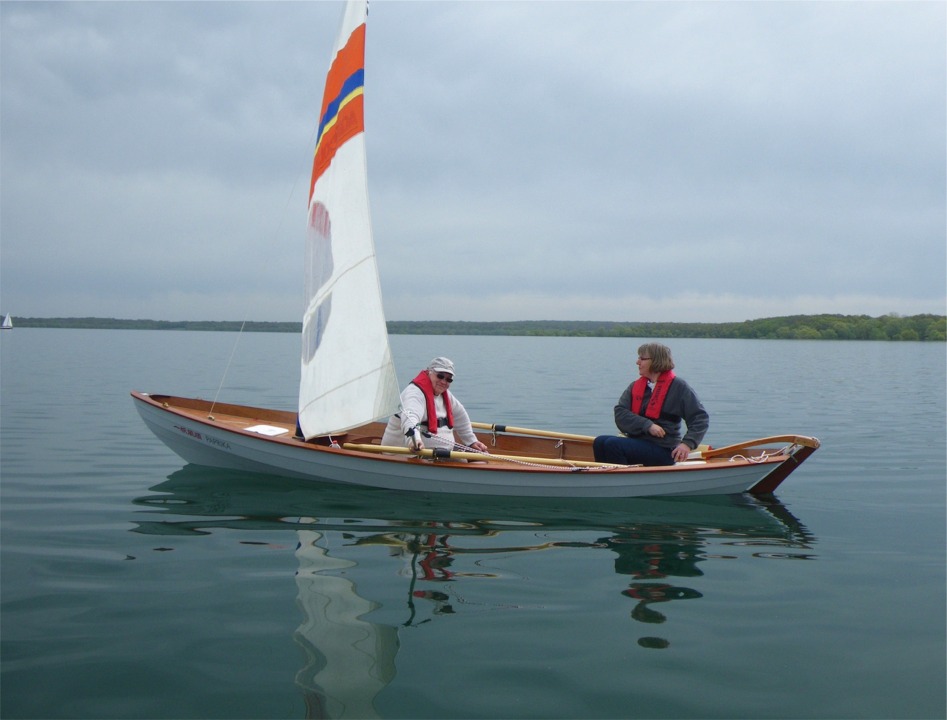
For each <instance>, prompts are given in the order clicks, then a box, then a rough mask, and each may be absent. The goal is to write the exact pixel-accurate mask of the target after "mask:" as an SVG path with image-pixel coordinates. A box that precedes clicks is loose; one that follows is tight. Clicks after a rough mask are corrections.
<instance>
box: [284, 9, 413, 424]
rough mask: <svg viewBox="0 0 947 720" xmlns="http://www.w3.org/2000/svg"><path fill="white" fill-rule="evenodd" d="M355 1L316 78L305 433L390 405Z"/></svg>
mask: <svg viewBox="0 0 947 720" xmlns="http://www.w3.org/2000/svg"><path fill="white" fill-rule="evenodd" d="M367 16H368V5H367V3H366V2H365V1H364V0H360V1H357V2H349V3H348V4H347V6H346V9H345V14H344V16H343V19H342V28H341V30H340V31H339V36H338V39H337V40H336V45H335V50H334V52H333V59H332V63H331V65H330V68H329V72H328V75H327V77H326V86H325V94H324V97H323V100H322V108H321V111H320V117H319V132H318V139H317V141H316V151H315V157H314V160H313V169H312V181H311V184H310V192H309V215H308V231H307V239H306V302H307V307H306V312H305V314H304V316H303V334H302V368H301V377H300V383H299V424H300V427H301V429H302V432H303V435H304V436H305V437H306V438H307V439H308V438H312V437H315V436H317V435H328V434H332V433H340V432H344V431H345V430H348V429H350V428H353V427H356V426H358V425H362V424H364V423H366V422H370V421H372V420H377V419H379V418H382V417H384V416H387V415H390V414H392V413H394V412H397V408H398V402H399V392H398V379H397V377H396V375H395V369H394V363H393V362H392V358H391V349H390V347H389V345H388V331H387V327H386V325H385V314H384V309H383V307H382V299H381V286H380V283H379V278H378V265H377V262H376V259H375V245H374V241H373V239H372V228H371V217H370V213H369V206H368V180H367V176H366V156H365V131H364V128H365V125H364V119H365V115H364V94H363V91H364V71H365V21H366V19H367Z"/></svg>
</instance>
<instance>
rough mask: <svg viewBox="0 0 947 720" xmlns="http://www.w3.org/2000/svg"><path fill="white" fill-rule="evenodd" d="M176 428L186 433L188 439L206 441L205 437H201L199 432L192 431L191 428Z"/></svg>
mask: <svg viewBox="0 0 947 720" xmlns="http://www.w3.org/2000/svg"><path fill="white" fill-rule="evenodd" d="M174 428H175V430H180V431H181V432H182V433H184V434H185V435H187V436H188V437H192V438H194V439H195V440H203V439H204V436H203V435H201V434H200V433H199V432H197V431H196V430H191V428H186V427H184V426H183V425H175V426H174Z"/></svg>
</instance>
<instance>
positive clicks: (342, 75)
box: [309, 23, 365, 199]
mask: <svg viewBox="0 0 947 720" xmlns="http://www.w3.org/2000/svg"><path fill="white" fill-rule="evenodd" d="M364 66H365V24H364V23H363V24H361V25H359V26H358V27H357V28H355V30H353V31H352V34H351V35H350V36H349V39H348V42H347V43H346V44H345V47H343V48H342V49H341V50H340V51H339V52H338V54H337V55H336V56H335V59H334V60H333V62H332V66H331V67H330V68H329V74H328V76H327V77H326V88H325V93H324V95H323V98H322V110H321V112H320V114H319V125H320V128H319V138H318V139H317V141H316V151H315V156H314V157H313V163H312V179H311V181H310V183H309V198H310V199H311V198H312V191H313V188H315V185H316V181H317V180H318V179H319V178H320V177H321V176H322V174H323V173H324V172H325V171H326V168H328V167H329V164H330V163H331V162H332V158H334V157H335V153H336V151H338V149H339V148H340V147H342V145H344V144H345V143H346V141H348V140H350V139H351V138H353V137H354V136H356V135H358V134H359V133H360V132H363V131H364V130H365V111H364V108H365V103H364V98H363V86H362V84H361V82H360V81H359V82H358V83H355V84H353V82H352V80H353V78H354V77H358V78H359V79H360V78H361V77H362V75H363V73H364Z"/></svg>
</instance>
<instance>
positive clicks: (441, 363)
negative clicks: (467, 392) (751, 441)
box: [427, 357, 454, 375]
mask: <svg viewBox="0 0 947 720" xmlns="http://www.w3.org/2000/svg"><path fill="white" fill-rule="evenodd" d="M427 369H428V370H433V371H434V372H447V373H450V374H451V375H453V374H454V363H452V362H451V361H450V360H448V359H447V358H446V357H436V358H434V359H433V360H431V362H430V364H429V365H428V366H427Z"/></svg>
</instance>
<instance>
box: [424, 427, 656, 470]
mask: <svg viewBox="0 0 947 720" xmlns="http://www.w3.org/2000/svg"><path fill="white" fill-rule="evenodd" d="M422 434H423V435H424V437H425V438H427V439H429V440H432V441H433V442H434V444H435V445H437V444H438V443H440V445H441V447H440V448H437V449H439V450H446V451H447V452H450V451H452V450H457V451H459V452H466V453H472V454H474V455H486V456H488V457H489V456H490V453H488V452H484V451H483V450H478V449H477V448H475V447H470V446H469V445H464V444H463V443H459V442H457V441H456V440H453V441H451V440H447V439H446V438H442V437H439V436H437V435H432V434H431V433H428V432H426V433H422ZM493 445H494V447H496V434H495V433H494V443H493ZM561 445H562V441H561V440H560V441H559V444H558V445H556V447H560V446H561ZM560 459H561V460H563V461H565V462H568V460H566V459H565V458H560ZM472 462H476V460H474V461H472ZM505 462H508V463H510V464H511V465H522V466H524V467H531V468H539V469H542V470H549V469H550V466H549V465H546V464H543V463H533V462H529V461H527V460H516V459H513V458H507V459H506V460H505ZM630 467H639V466H638V465H607V466H603V467H580V466H578V465H572V466H569V467H563V468H562V469H563V471H568V472H612V471H614V470H627V469H628V468H630Z"/></svg>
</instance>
